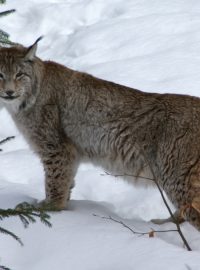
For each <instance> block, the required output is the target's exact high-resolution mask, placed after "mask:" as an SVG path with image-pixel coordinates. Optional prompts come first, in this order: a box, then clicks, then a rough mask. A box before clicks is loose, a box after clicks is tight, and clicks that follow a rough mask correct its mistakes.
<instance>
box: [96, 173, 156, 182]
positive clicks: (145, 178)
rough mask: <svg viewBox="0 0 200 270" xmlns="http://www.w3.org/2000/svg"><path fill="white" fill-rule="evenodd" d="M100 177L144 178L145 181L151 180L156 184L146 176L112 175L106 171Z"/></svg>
mask: <svg viewBox="0 0 200 270" xmlns="http://www.w3.org/2000/svg"><path fill="white" fill-rule="evenodd" d="M100 175H101V176H105V175H110V176H113V177H125V176H126V177H134V178H142V179H144V180H150V181H153V182H154V179H152V178H149V177H145V176H138V175H134V174H127V173H125V174H111V173H109V172H106V171H105V173H104V174H103V173H102V174H100Z"/></svg>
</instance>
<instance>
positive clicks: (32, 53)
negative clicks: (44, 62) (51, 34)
mask: <svg viewBox="0 0 200 270" xmlns="http://www.w3.org/2000/svg"><path fill="white" fill-rule="evenodd" d="M42 38H43V36H40V37H39V38H38V39H36V41H35V42H34V43H33V44H32V45H31V46H30V47H28V49H27V51H26V54H25V57H24V58H25V60H27V61H32V60H33V59H34V58H35V54H36V51H37V44H38V42H39V41H40V40H41V39H42Z"/></svg>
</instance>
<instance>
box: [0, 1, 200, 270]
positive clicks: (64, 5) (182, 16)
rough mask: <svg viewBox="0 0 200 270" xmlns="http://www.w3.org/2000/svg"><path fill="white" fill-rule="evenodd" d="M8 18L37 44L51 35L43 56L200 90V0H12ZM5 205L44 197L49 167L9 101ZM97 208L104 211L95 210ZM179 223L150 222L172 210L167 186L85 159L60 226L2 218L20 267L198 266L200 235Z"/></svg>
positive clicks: (147, 86)
mask: <svg viewBox="0 0 200 270" xmlns="http://www.w3.org/2000/svg"><path fill="white" fill-rule="evenodd" d="M0 7H1V10H2V11H3V10H7V9H9V8H16V9H17V12H15V13H13V14H12V15H9V16H7V17H2V18H0V21H1V25H0V28H1V29H3V30H5V31H7V32H8V33H10V35H11V40H13V41H15V42H19V43H22V44H24V45H26V46H28V45H31V44H32V43H33V42H34V41H35V40H36V38H38V37H39V36H41V35H44V39H43V40H42V41H40V43H39V48H38V56H40V57H41V58H42V59H52V60H54V61H57V62H60V63H63V64H65V65H66V66H68V67H71V68H73V69H76V70H81V71H85V72H88V73H91V74H93V75H95V76H97V77H100V78H104V79H107V80H111V81H115V82H117V83H121V84H124V85H128V86H131V87H134V88H138V89H141V90H144V91H149V92H160V93H165V92H170V93H186V94H190V95H196V96H200V94H199V87H200V76H199V74H200V46H199V43H200V29H199V24H200V16H199V15H200V14H199V13H200V3H199V2H198V1H195V0H182V1H180V0H174V1H172V0H165V1H164V2H163V1H158V0H126V1H123V0H66V1H62V0H44V1H39V0H30V1H23V3H22V1H20V0H12V1H11V0H7V4H6V5H2V6H0ZM0 123H1V125H0V140H1V139H4V138H5V137H7V136H11V135H12V136H13V135H14V136H16V138H15V139H13V140H10V141H9V142H7V143H5V144H4V145H1V148H2V149H3V151H2V152H0V194H1V196H0V208H8V207H14V206H15V205H16V204H18V203H20V202H22V201H28V202H32V201H33V200H35V199H38V200H41V199H43V198H44V173H43V168H42V165H41V163H40V161H39V159H38V157H37V156H36V155H35V154H34V153H32V152H31V150H30V149H29V147H28V145H27V144H26V142H25V141H24V139H23V135H22V134H20V133H19V132H18V130H17V129H16V127H15V125H14V123H13V122H12V120H11V118H10V116H9V115H8V114H7V112H6V111H5V109H1V111H0ZM94 214H95V215H98V216H94ZM109 216H111V217H113V218H115V219H117V220H119V221H123V222H124V223H125V224H127V225H128V226H130V227H131V228H133V229H134V230H135V231H138V232H149V231H151V230H152V229H151V228H153V229H154V230H170V229H174V225H173V224H172V223H167V224H164V225H161V226H158V225H154V224H152V223H151V222H150V221H149V220H150V219H152V218H164V217H167V216H168V213H167V210H166V209H165V206H164V204H163V202H162V200H161V198H160V194H159V192H158V191H157V190H156V189H154V188H152V187H149V188H141V187H140V188H135V187H133V186H131V185H128V184H127V183H125V182H123V181H122V180H121V179H119V178H114V177H112V176H108V175H105V173H104V172H103V171H102V169H101V168H95V167H93V166H92V165H85V164H83V165H82V166H81V167H80V168H79V171H78V173H77V175H76V187H75V188H74V190H73V193H72V201H71V202H70V205H69V210H68V211H63V212H60V213H52V214H51V222H52V225H53V227H52V228H47V227H45V226H44V225H43V224H41V223H40V222H37V223H36V224H33V225H31V226H29V228H28V229H24V228H23V225H22V224H21V223H20V221H19V220H18V218H9V219H7V220H4V221H1V226H3V227H5V228H6V229H9V230H11V231H13V232H14V233H16V234H17V235H18V236H19V237H20V238H21V240H22V241H23V243H24V246H23V247H21V246H20V245H19V244H18V243H17V242H16V241H14V240H13V239H12V238H10V237H9V236H5V235H0V237H1V242H0V264H3V265H7V266H9V267H10V268H12V269H13V270H14V269H15V270H27V269H29V270H36V269H37V270H43V269H48V270H54V269H66V270H71V269H73V270H79V269H82V270H90V269H91V270H114V269H115V270H123V269H126V270H129V269H130V270H132V269H137V270H138V269H139V270H146V269H148V270H151V269H152V270H153V269H154V270H156V269H158V270H160V269H163V270H168V269H176V270H179V269H180V270H183V269H192V270H197V269H200V259H199V256H200V234H199V232H197V231H196V230H195V229H194V228H193V227H192V226H191V225H190V224H188V223H184V224H183V225H181V228H182V230H183V232H184V235H185V237H186V238H187V240H188V242H189V244H190V246H191V247H192V249H193V251H192V252H188V251H186V249H185V248H184V247H183V244H182V242H181V239H180V237H179V235H178V234H177V233H176V232H167V233H156V234H155V237H153V238H149V237H148V235H144V236H138V235H137V234H133V233H131V232H130V231H129V230H128V229H127V228H125V227H124V226H122V225H121V224H119V223H116V222H113V221H112V220H108V219H104V218H101V217H109Z"/></svg>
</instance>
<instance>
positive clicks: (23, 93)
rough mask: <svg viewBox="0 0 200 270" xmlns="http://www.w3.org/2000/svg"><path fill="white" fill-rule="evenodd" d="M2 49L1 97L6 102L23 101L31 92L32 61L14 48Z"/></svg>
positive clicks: (0, 52)
mask: <svg viewBox="0 0 200 270" xmlns="http://www.w3.org/2000/svg"><path fill="white" fill-rule="evenodd" d="M6 50H7V49H0V98H1V100H2V101H3V102H5V103H10V102H13V101H15V100H20V101H23V100H24V99H26V98H27V97H28V96H29V95H30V94H31V88H32V86H31V77H32V75H33V74H32V73H33V71H32V63H31V62H30V61H28V60H26V58H25V54H24V52H23V51H22V52H21V55H20V54H19V51H18V54H17V55H16V54H14V50H11V51H7V52H6Z"/></svg>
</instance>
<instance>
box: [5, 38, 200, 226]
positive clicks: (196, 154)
mask: <svg viewBox="0 0 200 270" xmlns="http://www.w3.org/2000/svg"><path fill="white" fill-rule="evenodd" d="M38 40H39V39H38ZM38 40H37V41H36V42H35V43H34V44H33V45H31V46H30V47H28V48H26V47H23V46H15V47H11V48H0V99H1V101H2V102H3V103H4V105H5V107H6V108H7V110H8V112H9V113H10V115H11V116H12V118H13V119H14V121H15V123H16V125H17V127H18V128H19V130H20V131H21V132H22V133H23V134H24V136H25V138H26V139H27V141H28V142H29V143H30V145H31V147H32V148H33V150H34V151H35V152H36V153H37V154H38V155H39V157H40V159H41V161H42V163H43V166H44V171H45V191H46V199H45V200H44V201H42V202H41V204H40V205H39V206H38V207H43V208H44V209H48V210H51V209H54V210H62V209H65V208H66V205H67V200H69V198H70V190H71V187H72V186H73V179H74V177H75V174H76V171H77V168H78V166H79V164H80V162H87V161H90V162H92V163H94V164H96V165H100V166H102V167H103V168H104V169H105V170H108V171H110V172H112V173H114V174H116V173H118V174H119V173H120V174H121V175H125V176H126V175H133V176H134V177H132V178H131V179H130V178H129V181H132V182H133V183H134V182H138V183H140V182H141V183H143V182H144V180H142V179H144V178H146V179H147V178H151V179H153V180H155V179H156V181H157V182H158V183H159V185H160V186H161V187H162V189H163V190H164V191H165V192H166V194H167V196H168V197H169V199H170V200H171V201H172V203H173V204H174V205H175V207H176V208H177V209H178V212H177V213H178V214H177V216H178V217H179V218H180V219H181V218H183V219H184V220H187V221H189V222H190V223H191V224H193V225H194V226H195V227H196V228H197V229H198V230H200V99H199V98H197V97H192V96H187V95H176V94H156V93H146V92H142V91H139V90H136V89H131V88H128V87H126V86H122V85H118V84H116V83H113V82H109V81H105V80H101V79H98V78H95V77H93V76H91V75H89V74H85V73H82V72H77V71H74V70H71V69H69V68H67V67H64V66H62V65H60V64H57V63H55V62H52V61H42V60H41V59H40V58H38V57H37V56H36V50H37V43H38ZM147 182H151V181H150V180H147Z"/></svg>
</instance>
